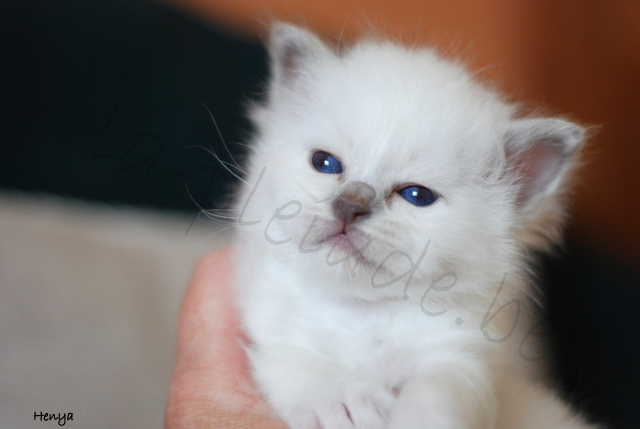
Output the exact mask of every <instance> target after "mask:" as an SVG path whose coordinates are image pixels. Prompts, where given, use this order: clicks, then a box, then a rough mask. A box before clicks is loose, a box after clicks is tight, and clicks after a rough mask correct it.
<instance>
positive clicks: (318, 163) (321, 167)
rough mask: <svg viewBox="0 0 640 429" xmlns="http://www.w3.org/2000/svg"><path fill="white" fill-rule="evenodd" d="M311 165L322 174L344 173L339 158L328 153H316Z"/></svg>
mask: <svg viewBox="0 0 640 429" xmlns="http://www.w3.org/2000/svg"><path fill="white" fill-rule="evenodd" d="M311 163H312V164H313V166H314V167H315V169H316V170H318V171H319V172H320V173H327V174H340V173H342V164H340V161H338V158H336V157H335V156H333V155H331V154H330V153H327V152H316V153H314V154H313V156H312V157H311Z"/></svg>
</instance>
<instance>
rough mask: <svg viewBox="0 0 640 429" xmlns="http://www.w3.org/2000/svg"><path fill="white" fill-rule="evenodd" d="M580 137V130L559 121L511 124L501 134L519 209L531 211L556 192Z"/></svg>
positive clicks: (540, 120) (545, 120)
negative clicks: (516, 184) (517, 187)
mask: <svg viewBox="0 0 640 429" xmlns="http://www.w3.org/2000/svg"><path fill="white" fill-rule="evenodd" d="M584 136H585V131H584V129H582V128H581V127H579V126H577V125H575V124H572V123H571V122H567V121H564V120H561V119H522V120H517V121H514V122H512V123H511V125H510V126H509V128H508V130H507V132H506V135H505V140H506V155H507V164H508V168H509V170H510V171H511V172H513V173H514V174H515V178H516V181H517V183H518V185H519V189H518V197H517V202H518V205H519V206H520V207H523V208H525V209H527V208H528V209H534V208H535V206H537V205H538V204H539V203H541V202H542V201H543V200H544V199H545V198H546V197H547V196H549V195H551V194H553V193H554V192H555V191H556V189H557V188H558V186H559V185H560V183H561V182H562V179H563V176H564V175H565V173H566V171H567V169H568V167H569V165H570V164H571V162H572V161H573V158H574V155H575V154H576V152H577V149H578V148H579V147H580V145H581V143H582V141H583V140H584Z"/></svg>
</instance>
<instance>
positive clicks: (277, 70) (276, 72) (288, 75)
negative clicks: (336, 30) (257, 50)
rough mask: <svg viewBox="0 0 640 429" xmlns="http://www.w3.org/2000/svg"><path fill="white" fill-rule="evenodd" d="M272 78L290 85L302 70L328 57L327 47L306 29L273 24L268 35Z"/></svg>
mask: <svg viewBox="0 0 640 429" xmlns="http://www.w3.org/2000/svg"><path fill="white" fill-rule="evenodd" d="M269 55H270V57H271V75H272V80H273V82H274V83H276V84H277V85H281V86H284V87H292V86H293V85H294V84H295V83H296V82H297V81H298V79H299V77H300V76H301V75H302V74H304V73H305V72H306V71H309V70H312V67H313V66H314V65H317V64H319V63H320V62H321V61H322V59H323V58H327V57H330V56H332V55H333V54H332V52H331V51H330V50H329V48H327V46H326V45H325V44H324V43H323V42H322V41H321V40H320V39H318V38H317V37H316V36H315V35H313V34H311V33H310V32H308V31H306V30H303V29H302V28H300V27H296V26H294V25H290V24H282V23H278V24H274V25H273V26H272V27H271V31H270V34H269Z"/></svg>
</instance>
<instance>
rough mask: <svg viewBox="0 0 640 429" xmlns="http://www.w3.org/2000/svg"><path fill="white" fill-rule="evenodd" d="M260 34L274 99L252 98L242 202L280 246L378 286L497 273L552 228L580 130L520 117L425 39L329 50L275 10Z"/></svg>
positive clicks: (302, 259)
mask: <svg viewBox="0 0 640 429" xmlns="http://www.w3.org/2000/svg"><path fill="white" fill-rule="evenodd" d="M269 48H270V55H271V62H272V76H271V81H270V85H269V89H268V94H267V98H266V100H265V102H264V103H263V104H262V105H259V106H256V107H254V109H253V110H252V118H253V120H254V123H255V124H256V127H257V130H258V135H257V139H256V140H257V141H256V146H255V153H254V155H253V157H252V159H251V166H250V173H249V178H248V182H249V183H251V184H254V185H255V184H256V183H257V182H258V181H259V184H258V185H257V188H256V189H255V190H256V192H254V193H253V194H252V196H251V198H249V196H250V194H251V192H252V191H253V190H254V189H253V188H252V187H251V186H247V187H245V189H244V192H243V194H242V198H243V199H242V201H240V205H241V206H242V205H243V204H244V203H245V202H246V201H248V200H250V201H249V203H248V204H246V207H244V208H245V211H244V218H245V219H248V220H251V219H260V220H261V223H260V224H254V225H252V226H251V227H250V228H249V229H250V230H251V231H254V232H253V233H252V234H254V235H255V231H260V239H262V240H265V242H266V243H268V245H271V246H273V248H274V254H275V255H276V257H278V258H280V259H282V260H285V261H293V262H295V264H296V267H300V268H301V269H304V270H306V271H308V272H311V273H313V274H312V277H315V278H318V279H331V280H332V282H330V283H333V284H337V285H342V286H340V288H341V290H342V292H345V293H347V294H348V295H351V296H357V297H361V298H365V299H378V298H384V297H398V296H401V295H403V294H405V293H407V294H408V295H416V294H419V293H422V292H424V290H422V289H424V288H421V289H420V290H421V292H418V291H414V290H413V289H412V286H411V285H416V284H420V283H423V282H431V281H433V280H435V279H437V278H439V277H441V276H442V275H443V274H445V273H454V274H455V276H457V278H458V279H460V278H461V277H464V278H470V279H476V280H480V281H482V280H483V279H485V280H493V279H495V278H501V277H502V276H504V274H505V273H506V271H508V270H514V269H519V268H520V267H521V265H522V264H521V263H520V262H519V258H520V255H521V250H522V247H523V245H524V246H529V247H534V248H538V249H544V248H546V247H548V246H549V245H552V244H553V243H555V242H557V241H558V239H559V225H560V221H561V218H562V213H563V210H562V204H561V196H562V192H561V190H562V188H563V187H562V185H563V183H564V182H565V181H566V180H565V177H566V176H567V171H568V170H569V169H570V166H571V164H572V159H573V157H574V154H575V152H576V150H577V148H578V147H579V146H580V143H581V141H582V140H583V130H582V129H581V128H579V127H578V126H576V125H574V124H572V123H569V122H566V121H564V120H560V119H539V118H536V119H517V118H516V109H515V108H514V107H513V106H511V105H509V104H507V103H505V102H503V100H501V99H500V97H498V96H497V95H496V94H494V93H492V92H491V91H489V90H487V89H486V88H484V87H483V86H481V85H479V84H478V83H476V82H474V81H473V80H472V78H471V76H470V75H469V74H468V73H467V72H466V71H465V70H464V68H463V67H461V66H460V65H458V64H455V63H452V62H450V61H446V60H443V59H441V58H439V57H438V56H437V55H436V54H435V53H434V52H433V51H431V50H426V49H407V48H403V47H400V46H398V45H395V44H393V43H390V42H380V41H364V42H361V43H359V44H356V45H355V46H353V47H351V48H349V49H348V50H346V51H344V52H341V53H336V52H334V51H332V50H331V49H330V48H329V47H327V46H326V45H325V44H324V43H323V42H321V41H320V40H319V39H318V38H316V37H315V36H314V35H312V34H310V33H309V32H307V31H305V30H302V29H300V28H297V27H294V26H290V25H282V24H280V25H276V26H274V27H273V29H272V31H271V38H270V47H269ZM241 229H242V227H241ZM276 248H278V249H279V250H276ZM285 248H286V249H285ZM283 249H285V250H283ZM340 260H344V262H338V261H340ZM394 279H398V280H397V281H395V282H393V281H392V280H394ZM409 279H411V282H410V286H409V288H408V289H407V290H406V291H405V286H406V284H407V281H408V280H409ZM333 280H335V281H333ZM423 284H424V283H423ZM344 285H349V287H347V288H345V286H344ZM463 292H465V293H468V292H469V291H463Z"/></svg>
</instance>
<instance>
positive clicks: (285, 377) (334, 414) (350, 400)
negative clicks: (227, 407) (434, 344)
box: [251, 346, 395, 429]
mask: <svg viewBox="0 0 640 429" xmlns="http://www.w3.org/2000/svg"><path fill="white" fill-rule="evenodd" d="M251 359H252V361H253V365H254V377H255V379H256V381H257V382H258V385H259V386H260V388H261V389H262V390H263V392H264V393H265V395H266V397H267V399H268V400H269V402H270V403H271V405H272V406H273V407H274V408H275V410H276V411H277V412H278V414H279V415H280V416H281V417H282V418H283V420H284V421H285V422H286V423H287V424H288V425H289V426H290V427H291V428H292V429H383V428H385V427H386V421H387V418H388V415H389V410H390V409H391V407H392V405H393V402H394V401H395V398H394V396H393V395H392V394H391V392H390V391H389V389H388V388H386V387H385V386H384V385H383V384H382V383H378V382H375V381H373V380H371V379H370V377H365V376H364V374H358V372H357V370H354V369H347V368H345V367H344V366H341V365H339V364H338V363H337V362H335V361H332V360H330V359H328V358H326V357H324V356H322V355H320V354H318V353H316V352H314V351H311V350H305V349H301V348H293V347H286V346H282V347H276V346H271V347H269V348H261V349H260V350H259V351H257V352H252V353H251Z"/></svg>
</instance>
